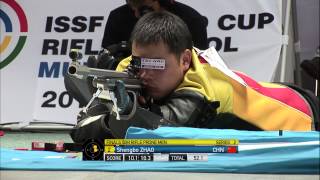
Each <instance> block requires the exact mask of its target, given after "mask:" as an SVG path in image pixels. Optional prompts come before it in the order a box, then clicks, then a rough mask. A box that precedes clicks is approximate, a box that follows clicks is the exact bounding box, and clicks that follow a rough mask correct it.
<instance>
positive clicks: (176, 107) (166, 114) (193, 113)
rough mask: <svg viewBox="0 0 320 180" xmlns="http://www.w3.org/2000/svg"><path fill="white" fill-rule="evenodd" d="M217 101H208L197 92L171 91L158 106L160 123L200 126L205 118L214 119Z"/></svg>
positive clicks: (217, 105)
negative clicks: (166, 98) (161, 119)
mask: <svg viewBox="0 0 320 180" xmlns="http://www.w3.org/2000/svg"><path fill="white" fill-rule="evenodd" d="M218 107H219V102H208V101H207V100H206V98H205V97H204V96H203V95H202V94H200V93H197V92H194V91H189V90H181V91H178V92H175V93H173V94H172V95H171V96H170V97H169V98H168V100H167V101H166V102H165V103H164V104H163V105H161V106H160V110H161V114H162V116H163V119H164V121H163V122H162V124H164V125H165V124H168V125H178V126H179V125H180V126H191V127H201V126H203V125H204V124H203V123H204V122H203V121H206V120H207V119H214V117H215V115H216V108H218Z"/></svg>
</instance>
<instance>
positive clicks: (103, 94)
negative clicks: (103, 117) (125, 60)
mask: <svg viewBox="0 0 320 180" xmlns="http://www.w3.org/2000/svg"><path fill="white" fill-rule="evenodd" d="M69 57H70V58H71V59H72V62H71V64H70V66H69V69H68V74H69V75H71V76H74V77H76V78H77V79H82V80H87V79H88V78H93V80H92V86H93V87H94V88H95V89H96V92H95V93H94V94H93V97H92V98H91V100H90V101H89V103H88V104H87V105H86V106H85V108H84V109H83V112H84V113H86V112H87V110H88V108H89V107H90V105H91V104H92V102H93V101H94V100H95V99H96V98H98V99H99V100H100V101H101V102H108V103H110V102H111V103H112V109H110V112H111V113H115V115H116V119H117V120H120V119H121V120H128V119H130V118H131V117H132V116H133V115H134V113H135V110H136V108H137V94H138V93H139V92H140V90H141V85H140V81H139V80H138V79H137V78H136V77H135V76H134V75H133V74H131V73H127V72H117V71H113V70H105V69H96V68H89V67H87V66H84V65H81V64H80V63H79V61H78V60H79V59H81V58H82V54H81V53H80V52H78V51H77V50H71V52H70V53H69ZM89 58H95V57H94V56H91V57H89ZM119 81H121V84H124V88H125V90H126V91H127V92H128V93H129V94H130V97H131V98H132V101H133V102H132V110H131V112H130V113H129V114H128V115H120V114H119V111H121V109H120V108H119V107H118V105H119V106H120V107H124V106H126V104H125V103H128V102H124V99H123V98H121V94H120V97H119V96H118V95H117V94H115V92H114V90H115V89H116V88H117V87H116V86H117V85H118V84H119V83H118V82H119ZM116 96H117V97H118V98H116ZM119 101H120V102H119Z"/></svg>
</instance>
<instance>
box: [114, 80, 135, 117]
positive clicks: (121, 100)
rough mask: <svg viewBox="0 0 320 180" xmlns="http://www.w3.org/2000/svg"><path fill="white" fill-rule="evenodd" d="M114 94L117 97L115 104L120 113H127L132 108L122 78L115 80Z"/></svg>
mask: <svg viewBox="0 0 320 180" xmlns="http://www.w3.org/2000/svg"><path fill="white" fill-rule="evenodd" d="M114 94H115V96H116V99H117V106H118V108H119V109H120V110H119V114H120V115H127V114H129V113H130V112H131V110H132V106H133V103H132V100H131V99H130V96H129V94H128V93H127V91H126V89H125V84H124V82H123V81H122V80H116V82H115V87H114Z"/></svg>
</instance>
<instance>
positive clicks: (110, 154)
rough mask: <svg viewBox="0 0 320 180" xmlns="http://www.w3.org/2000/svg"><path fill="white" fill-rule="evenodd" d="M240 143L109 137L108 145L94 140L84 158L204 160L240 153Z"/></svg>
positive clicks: (105, 159) (106, 141)
mask: <svg viewBox="0 0 320 180" xmlns="http://www.w3.org/2000/svg"><path fill="white" fill-rule="evenodd" d="M93 145H94V146H93ZM238 145H239V140H237V139H105V141H104V145H102V143H98V141H97V140H92V139H91V140H88V141H87V142H86V143H85V144H84V145H83V160H104V161H117V162H122V161H146V162H148V161H149V162H152V161H160V162H176V161H182V162H185V161H196V162H197V161H198V162H203V161H208V154H209V153H238Z"/></svg>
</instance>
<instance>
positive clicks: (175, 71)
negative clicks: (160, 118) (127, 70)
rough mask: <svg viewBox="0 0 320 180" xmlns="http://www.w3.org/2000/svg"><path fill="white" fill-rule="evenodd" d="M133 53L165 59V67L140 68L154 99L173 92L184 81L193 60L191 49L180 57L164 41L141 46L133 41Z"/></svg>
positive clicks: (140, 76) (144, 82) (139, 75)
mask: <svg viewBox="0 0 320 180" xmlns="http://www.w3.org/2000/svg"><path fill="white" fill-rule="evenodd" d="M132 55H133V56H139V57H144V58H152V59H165V68H164V69H161V70H160V69H140V70H139V71H138V77H139V78H140V79H141V81H142V84H143V85H144V86H145V88H146V92H147V93H148V94H149V95H150V96H151V97H152V98H154V99H156V100H157V99H161V98H163V97H166V96H167V95H169V94H170V93H171V92H173V91H174V90H175V89H176V88H177V87H178V86H179V84H180V83H181V82H182V80H183V77H184V74H185V72H186V71H187V70H188V69H189V66H190V62H191V51H190V50H188V49H187V50H185V52H183V53H181V55H180V57H177V56H176V55H175V54H173V53H170V52H169V50H168V47H167V46H166V45H165V44H164V43H163V42H159V43H157V44H150V45H146V46H140V45H138V44H136V43H135V42H133V44H132Z"/></svg>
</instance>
